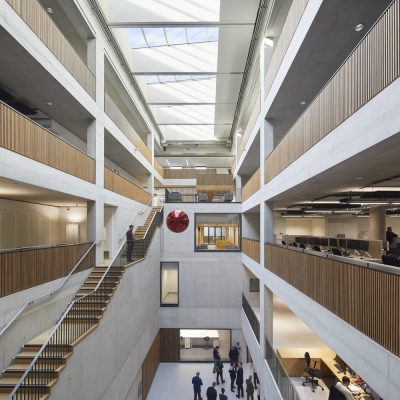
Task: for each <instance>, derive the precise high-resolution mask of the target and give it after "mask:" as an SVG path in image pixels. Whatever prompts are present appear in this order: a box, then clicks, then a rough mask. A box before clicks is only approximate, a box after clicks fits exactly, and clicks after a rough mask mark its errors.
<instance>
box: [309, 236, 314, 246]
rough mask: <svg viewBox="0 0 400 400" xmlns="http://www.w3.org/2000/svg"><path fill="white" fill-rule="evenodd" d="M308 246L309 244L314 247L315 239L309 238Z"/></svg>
mask: <svg viewBox="0 0 400 400" xmlns="http://www.w3.org/2000/svg"><path fill="white" fill-rule="evenodd" d="M308 244H309V245H310V246H314V244H315V237H309V238H308Z"/></svg>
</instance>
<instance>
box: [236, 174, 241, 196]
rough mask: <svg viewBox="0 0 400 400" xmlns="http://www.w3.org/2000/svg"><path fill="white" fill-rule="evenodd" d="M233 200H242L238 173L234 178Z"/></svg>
mask: <svg viewBox="0 0 400 400" xmlns="http://www.w3.org/2000/svg"><path fill="white" fill-rule="evenodd" d="M235 201H238V202H240V201H242V177H241V175H239V174H237V175H236V178H235Z"/></svg>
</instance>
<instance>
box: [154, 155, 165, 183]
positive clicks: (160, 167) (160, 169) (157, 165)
mask: <svg viewBox="0 0 400 400" xmlns="http://www.w3.org/2000/svg"><path fill="white" fill-rule="evenodd" d="M154 168H155V169H156V171H157V172H158V173H159V174H160V176H161V177H162V178H164V168H163V167H162V166H161V165H160V163H159V162H158V161H157V160H156V159H154Z"/></svg>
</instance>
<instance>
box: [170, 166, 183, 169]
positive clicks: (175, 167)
mask: <svg viewBox="0 0 400 400" xmlns="http://www.w3.org/2000/svg"><path fill="white" fill-rule="evenodd" d="M171 169H182V167H181V166H179V165H172V166H171Z"/></svg>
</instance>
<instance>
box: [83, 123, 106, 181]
mask: <svg viewBox="0 0 400 400" xmlns="http://www.w3.org/2000/svg"><path fill="white" fill-rule="evenodd" d="M87 153H88V155H89V156H90V157H92V158H94V160H95V162H96V185H97V186H99V187H101V188H103V187H104V126H103V125H101V123H100V122H98V121H97V120H95V121H93V122H91V123H90V125H89V127H88V130H87Z"/></svg>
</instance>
